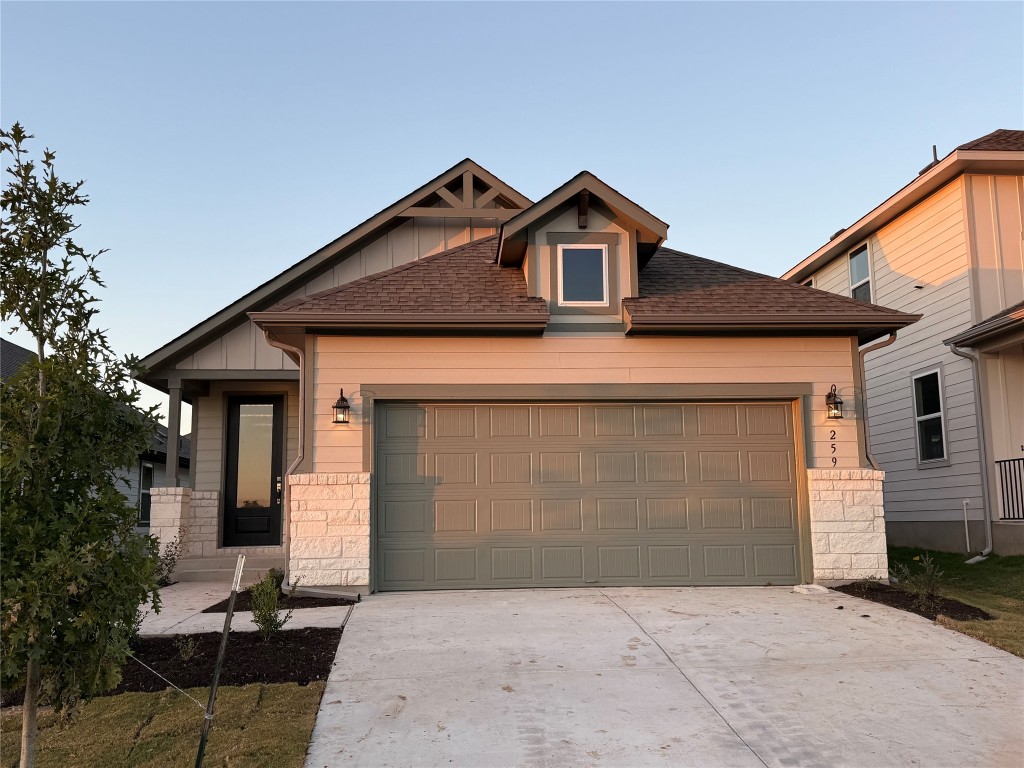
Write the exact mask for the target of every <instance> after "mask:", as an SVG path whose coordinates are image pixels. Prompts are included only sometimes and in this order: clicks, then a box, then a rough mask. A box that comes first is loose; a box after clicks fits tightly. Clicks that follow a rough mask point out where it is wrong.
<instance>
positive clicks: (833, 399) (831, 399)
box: [825, 384, 843, 419]
mask: <svg viewBox="0 0 1024 768" xmlns="http://www.w3.org/2000/svg"><path fill="white" fill-rule="evenodd" d="M825 407H826V408H828V418H830V419H841V418H843V398H841V397H840V396H839V395H837V394H836V385H835V384H833V385H832V389H831V390H830V391H829V393H828V394H827V395H825Z"/></svg>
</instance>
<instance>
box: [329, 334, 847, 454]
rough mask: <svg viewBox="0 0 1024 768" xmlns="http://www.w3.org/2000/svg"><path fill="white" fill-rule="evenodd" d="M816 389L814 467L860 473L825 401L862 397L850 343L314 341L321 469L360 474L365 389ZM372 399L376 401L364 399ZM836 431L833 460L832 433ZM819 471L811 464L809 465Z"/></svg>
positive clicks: (595, 339) (844, 427)
mask: <svg viewBox="0 0 1024 768" xmlns="http://www.w3.org/2000/svg"><path fill="white" fill-rule="evenodd" d="M779 382H782V383H802V382H809V383H811V384H812V385H813V389H814V396H813V405H812V407H813V422H814V432H813V440H812V442H811V452H812V455H813V461H814V462H816V463H817V464H818V465H820V466H826V464H827V465H828V466H831V462H830V458H831V456H832V455H836V456H837V458H838V466H839V467H850V468H852V467H858V466H860V461H859V459H858V449H857V435H856V422H855V421H854V420H853V419H847V420H845V421H843V422H839V423H833V424H828V423H827V420H826V419H825V413H824V402H825V400H824V398H825V394H826V392H828V389H829V387H830V386H831V385H832V384H833V383H834V384H836V385H837V388H838V390H839V392H840V393H841V394H842V396H843V398H844V400H846V401H847V403H848V405H847V412H852V410H853V408H854V403H855V400H856V397H855V395H854V392H853V374H852V365H851V349H850V341H849V339H834V338H792V339H770V338H765V339H736V338H729V339H714V338H688V339H666V338H624V337H589V338H587V337H545V338H507V339H501V338H495V339H483V338H481V339H477V338H452V339H447V338H419V339H414V338H364V337H335V336H324V337H319V338H318V339H317V352H316V382H315V403H314V408H315V417H314V423H315V425H316V427H315V431H314V442H315V451H314V462H315V465H314V469H315V471H316V472H357V471H362V470H363V436H362V426H361V421H360V416H359V409H360V404H361V400H362V397H363V394H364V393H363V391H362V390H363V387H367V388H369V387H372V385H374V384H377V385H388V384H404V385H410V384H423V385H438V384H459V385H472V384H479V385H481V386H484V385H510V384H511V385H515V384H522V385H536V384H580V385H586V384H688V383H692V384H707V385H709V389H708V392H709V393H714V386H713V385H714V384H721V383H729V384H735V383H741V384H756V383H779ZM341 387H344V388H345V392H346V395H347V396H348V397H349V399H350V400H351V401H352V402H353V405H354V406H355V411H356V418H355V419H354V420H353V421H354V423H353V424H351V425H350V426H349V427H343V428H339V427H335V426H334V425H332V424H331V423H330V421H331V406H332V405H333V403H334V401H335V400H336V399H337V397H338V389H339V388H341ZM366 394H372V393H366ZM833 426H834V427H835V429H836V431H837V436H836V440H835V442H836V453H835V454H832V452H831V442H832V441H831V440H829V439H828V432H827V430H826V427H828V428H832V427H833ZM812 465H813V464H812Z"/></svg>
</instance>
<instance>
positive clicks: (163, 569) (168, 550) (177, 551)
mask: <svg viewBox="0 0 1024 768" xmlns="http://www.w3.org/2000/svg"><path fill="white" fill-rule="evenodd" d="M187 535H188V528H182V529H181V530H180V531H178V533H176V534H175V535H174V538H173V539H171V540H170V541H169V542H168V543H167V545H166V546H164V547H163V548H162V550H161V552H160V557H159V559H158V561H157V566H156V578H157V584H159V585H160V586H161V587H169V586H171V584H173V583H174V581H172V578H173V576H174V569H175V568H176V567H177V565H178V560H179V559H180V558H181V556H182V555H183V554H184V553H185V537H186V536H187Z"/></svg>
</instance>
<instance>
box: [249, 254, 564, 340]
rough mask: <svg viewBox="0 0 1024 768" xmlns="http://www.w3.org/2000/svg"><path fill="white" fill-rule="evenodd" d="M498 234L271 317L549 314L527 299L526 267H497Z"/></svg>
mask: <svg viewBox="0 0 1024 768" xmlns="http://www.w3.org/2000/svg"><path fill="white" fill-rule="evenodd" d="M497 247H498V238H497V237H496V236H493V237H488V238H484V239H482V240H476V241H474V242H472V243H468V244H467V245H462V246H458V247H456V248H452V249H450V250H448V251H444V252H443V253H439V254H436V255H434V256H427V257H426V258H423V259H420V260H418V261H414V262H412V263H410V264H405V265H403V266H400V267H395V268H394V269H389V270H386V271H384V272H380V273H377V274H375V275H370V276H369V277H364V278H362V279H360V280H355V281H354V282H351V283H347V284H346V285H342V286H339V287H337V288H331V289H328V290H326V291H320V292H319V293H314V294H312V295H310V296H303V297H300V298H296V299H290V300H288V301H283V302H280V303H278V304H275V305H274V306H272V307H270V308H269V309H268V310H267V313H268V314H270V313H278V312H289V313H299V312H301V313H307V312H309V313H318V314H338V315H432V316H433V315H467V314H487V315H517V316H522V315H527V316H532V317H534V318H536V319H539V320H546V319H547V316H548V309H547V304H546V303H545V302H544V300H543V299H539V298H531V297H529V296H527V292H526V279H525V277H524V275H523V271H522V270H521V269H516V268H504V267H499V266H498V265H497V264H495V263H494V259H495V254H496V252H497Z"/></svg>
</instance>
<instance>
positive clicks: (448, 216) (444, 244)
mask: <svg viewBox="0 0 1024 768" xmlns="http://www.w3.org/2000/svg"><path fill="white" fill-rule="evenodd" d="M528 205H530V200H529V199H528V198H526V197H524V196H523V195H521V194H520V193H519V192H517V191H516V190H515V189H513V188H512V187H510V186H509V185H507V184H505V183H504V182H503V181H501V180H500V179H498V178H497V177H496V176H494V175H493V174H491V173H490V172H489V171H487V170H486V169H484V168H483V167H481V166H479V165H478V164H477V163H474V162H473V161H472V160H469V159H467V160H464V161H462V162H461V163H458V164H457V165H455V166H453V167H452V168H450V169H448V170H447V171H445V172H444V173H442V174H441V175H440V176H438V177H436V178H435V179H432V180H431V181H430V182H427V184H425V185H423V186H422V187H420V188H419V189H417V190H415V191H414V192H412V193H410V194H409V195H406V196H405V197H403V198H402V199H401V200H398V201H397V202H395V203H393V204H392V205H391V206H389V207H388V208H386V209H384V210H383V211H381V212H380V213H378V214H376V215H375V216H373V217H371V218H370V219H367V220H366V221H364V222H363V223H362V224H360V225H358V226H357V227H355V228H353V229H352V230H350V231H349V232H348V233H346V234H345V235H342V236H341V237H339V238H338V239H336V240H334V241H333V242H331V243H329V244H328V245H326V246H324V247H323V248H321V249H319V250H318V251H316V252H315V253H313V254H311V255H310V256H308V257H306V258H305V259H303V260H302V261H300V262H298V263H297V264H295V265H293V266H292V267H290V268H289V269H287V270H285V271H284V272H282V273H281V274H280V275H278V276H277V277H275V278H273V279H272V280H270V281H268V282H266V283H264V284H263V285H261V286H259V287H258V288H256V289H255V290H253V291H251V292H250V293H249V294H247V295H245V296H243V297H242V298H240V299H238V300H237V301H236V302H234V303H233V304H231V305H229V306H228V307H225V308H224V309H222V310H221V311H220V312H218V313H216V314H215V315H213V316H211V317H210V318H208V319H206V320H204V321H203V322H201V323H199V324H198V325H196V326H194V327H193V328H192V329H190V330H189V331H186V332H185V333H184V334H182V335H181V336H179V337H178V338H176V339H175V340H173V341H172V342H170V343H169V344H167V345H165V346H164V347H162V348H161V349H159V350H157V351H155V352H153V353H151V354H150V355H148V356H147V357H146V358H144V359H143V361H142V363H143V365H144V366H146V367H147V368H148V369H149V370H150V372H149V373H148V374H146V375H144V376H142V377H140V380H142V381H144V382H146V383H147V384H150V385H151V386H155V387H157V388H158V389H164V390H165V389H166V381H167V379H168V378H169V377H170V376H173V375H175V374H174V372H175V371H204V370H207V371H214V370H245V371H252V370H261V371H279V372H287V371H292V372H294V371H295V364H294V363H293V362H292V361H291V360H289V359H288V358H287V357H285V356H284V354H283V353H282V352H281V350H279V349H277V348H275V347H271V346H270V345H269V344H267V342H266V340H265V339H264V336H263V333H262V331H260V330H259V329H257V328H256V327H255V326H254V325H253V324H252V323H251V322H250V321H249V319H248V316H247V313H248V312H251V311H259V310H261V309H264V308H266V307H269V306H271V305H272V304H274V303H276V302H278V301H281V300H287V299H292V298H297V297H302V296H307V295H311V294H314V293H317V292H319V291H322V290H325V289H329V288H332V287H335V286H338V285H343V284H345V283H348V282H350V281H352V280H356V279H359V278H362V277H365V276H367V275H371V274H374V273H377V272H381V271H384V270H387V269H390V268H393V267H395V266H400V265H402V264H406V263H410V262H413V261H416V260H418V259H421V258H424V257H427V256H430V255H433V254H437V253H441V252H443V251H446V250H448V249H450V248H452V247H456V246H458V245H462V244H465V243H469V242H472V241H474V240H478V239H481V238H484V237H489V236H491V235H494V234H495V232H497V230H498V227H499V226H500V225H501V223H502V222H504V221H506V220H507V219H509V218H511V217H512V216H513V215H515V214H516V213H517V212H519V211H520V210H521V209H522V208H524V207H526V206H528Z"/></svg>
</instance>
